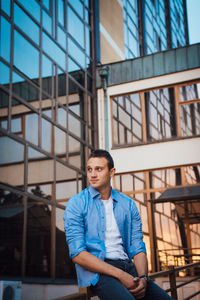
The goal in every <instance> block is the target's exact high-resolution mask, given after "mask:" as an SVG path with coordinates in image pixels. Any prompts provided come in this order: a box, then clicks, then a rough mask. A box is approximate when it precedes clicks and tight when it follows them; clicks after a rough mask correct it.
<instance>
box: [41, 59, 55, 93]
mask: <svg viewBox="0 0 200 300" xmlns="http://www.w3.org/2000/svg"><path fill="white" fill-rule="evenodd" d="M52 71H53V67H52V61H51V60H49V59H48V58H47V57H46V55H42V89H43V90H44V91H45V92H47V93H48V94H49V95H50V96H52Z"/></svg>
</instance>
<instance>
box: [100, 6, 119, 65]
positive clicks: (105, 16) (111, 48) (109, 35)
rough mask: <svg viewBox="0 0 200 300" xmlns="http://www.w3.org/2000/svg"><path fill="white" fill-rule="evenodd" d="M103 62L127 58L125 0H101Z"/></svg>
mask: <svg viewBox="0 0 200 300" xmlns="http://www.w3.org/2000/svg"><path fill="white" fill-rule="evenodd" d="M99 14H100V16H99V17H100V46H101V63H102V64H106V63H111V62H116V61H120V60H123V59H124V58H125V48H124V26H123V1H120V0H100V1H99Z"/></svg>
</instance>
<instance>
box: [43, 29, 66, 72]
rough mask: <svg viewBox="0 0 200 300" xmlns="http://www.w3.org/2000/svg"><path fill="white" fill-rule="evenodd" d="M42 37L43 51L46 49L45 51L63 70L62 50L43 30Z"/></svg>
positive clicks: (63, 58)
mask: <svg viewBox="0 0 200 300" xmlns="http://www.w3.org/2000/svg"><path fill="white" fill-rule="evenodd" d="M42 38H43V39H42V43H43V49H44V51H46V53H47V54H48V55H49V56H51V57H52V58H53V59H54V60H55V62H56V63H57V64H58V65H60V66H61V67H62V68H63V69H64V70H65V52H64V51H62V50H61V49H60V48H59V47H58V46H57V45H56V44H55V43H54V42H53V41H52V40H51V39H50V38H49V37H48V36H47V35H46V34H45V33H44V32H43V35H42Z"/></svg>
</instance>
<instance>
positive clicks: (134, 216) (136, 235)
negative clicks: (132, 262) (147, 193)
mask: <svg viewBox="0 0 200 300" xmlns="http://www.w3.org/2000/svg"><path fill="white" fill-rule="evenodd" d="M130 250H131V251H130V252H131V257H132V258H133V257H134V256H135V255H136V254H138V253H140V252H145V253H146V246H145V243H144V242H143V232H142V223H141V217H140V214H139V211H138V208H137V206H136V204H135V203H134V202H133V201H132V203H131V247H130Z"/></svg>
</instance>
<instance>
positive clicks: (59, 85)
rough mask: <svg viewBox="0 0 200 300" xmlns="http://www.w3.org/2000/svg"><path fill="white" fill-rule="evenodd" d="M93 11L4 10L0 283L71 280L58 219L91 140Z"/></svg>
mask: <svg viewBox="0 0 200 300" xmlns="http://www.w3.org/2000/svg"><path fill="white" fill-rule="evenodd" d="M93 4H94V3H93V1H91V5H90V4H89V1H87V0H85V1H83V0H77V1H71V0H68V1H67V0H57V1H55V0H43V1H36V0H30V1H26V0H15V1H10V0H7V1H4V0H2V1H1V15H0V21H1V45H0V46H1V53H0V55H1V56H0V84H1V85H0V94H1V98H0V182H1V183H0V257H1V259H0V276H23V277H24V278H25V277H51V278H65V279H72V278H75V272H74V267H73V265H72V263H71V262H70V260H69V256H68V250H67V248H66V246H65V244H66V243H65V235H64V230H63V220H62V216H63V213H64V208H65V204H66V201H67V200H68V199H69V198H70V197H71V196H72V195H74V194H75V193H77V192H79V191H80V190H81V189H82V188H84V187H85V185H86V179H85V172H84V169H85V159H86V158H87V156H88V154H89V153H90V151H91V149H92V148H93V146H94V145H95V143H94V136H95V135H96V134H97V133H96V131H95V130H96V129H95V128H96V127H95V126H96V125H95V123H94V120H96V119H97V118H96V116H95V115H94V111H95V110H94V109H95V105H96V104H95V88H94V87H95V85H94V80H95V67H94V61H95V57H94V51H92V49H93V45H94V7H93ZM36 245H37V246H36Z"/></svg>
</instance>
